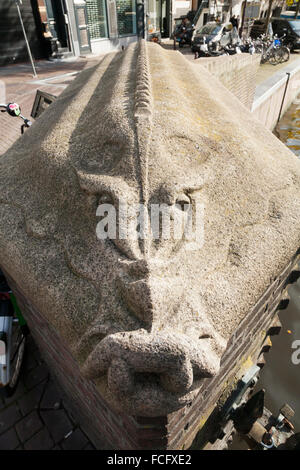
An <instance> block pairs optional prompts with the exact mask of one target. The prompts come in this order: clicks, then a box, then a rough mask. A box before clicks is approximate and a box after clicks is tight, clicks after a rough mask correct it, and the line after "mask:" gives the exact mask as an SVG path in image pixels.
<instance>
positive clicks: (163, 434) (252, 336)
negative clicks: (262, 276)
mask: <svg viewBox="0 0 300 470" xmlns="http://www.w3.org/2000/svg"><path fill="white" fill-rule="evenodd" d="M298 259H299V256H298V257H297V255H295V257H294V258H293V259H292V260H291V261H290V263H289V264H288V265H287V266H286V267H285V269H284V270H283V271H282V273H281V274H280V275H279V276H278V277H277V278H276V279H274V280H273V282H272V283H271V285H270V286H269V288H268V289H267V291H266V292H265V293H264V294H263V296H262V297H261V298H260V299H259V301H258V302H257V303H256V305H254V306H253V308H252V309H251V311H249V313H248V314H247V315H246V317H245V318H244V320H243V322H242V323H241V324H240V326H239V328H238V329H237V331H236V332H235V333H234V335H233V336H232V338H231V340H230V341H229V344H228V347H227V350H226V352H225V354H224V356H223V358H222V362H221V369H220V372H219V374H218V375H217V376H216V377H215V378H214V379H212V380H210V379H206V380H204V381H203V385H202V387H201V389H200V393H199V394H198V396H197V397H196V398H195V399H194V401H193V402H192V403H191V404H190V405H189V406H185V407H184V408H182V409H180V410H179V411H177V412H174V413H171V414H170V415H167V416H161V417H157V418H145V417H133V416H127V415H118V414H116V413H115V412H114V411H112V410H111V409H110V408H109V407H108V405H107V404H106V402H105V401H104V400H103V398H102V397H101V396H100V395H99V393H98V391H97V389H96V387H95V386H94V384H93V383H92V382H91V381H88V380H86V379H85V378H83V377H82V375H81V374H80V370H79V367H78V364H77V362H76V361H75V360H74V358H73V357H72V355H71V353H70V351H69V350H68V349H67V348H66V346H65V345H64V344H63V341H62V339H61V338H60V337H59V336H58V334H57V332H56V331H55V330H54V329H53V328H52V327H51V325H49V323H48V322H47V321H46V320H45V319H44V318H43V317H42V316H41V315H40V313H39V312H38V311H37V310H36V309H35V307H34V306H33V305H29V303H28V302H27V300H26V298H25V295H24V293H23V292H22V289H21V288H20V286H17V285H16V284H15V282H14V281H13V279H11V278H10V276H9V275H8V273H5V274H6V276H7V279H8V281H9V284H10V286H11V288H12V290H13V291H14V293H15V294H16V296H17V299H18V302H19V304H20V307H21V309H22V311H23V313H24V315H25V317H26V319H27V321H28V324H29V327H30V329H31V332H32V335H33V337H34V339H35V341H36V343H37V344H38V346H39V348H40V350H41V353H42V354H43V356H44V358H45V360H46V362H47V363H48V365H49V367H50V369H51V371H52V373H53V374H54V375H55V376H56V377H57V379H58V381H59V383H60V385H61V387H62V389H63V390H64V392H65V393H66V395H67V396H68V401H69V402H70V403H71V407H72V412H73V414H74V416H75V417H76V420H77V421H78V422H79V423H80V425H81V427H82V428H83V429H84V431H85V432H86V433H87V435H88V436H89V438H90V439H91V441H92V442H94V444H95V446H96V447H98V448H99V449H103V448H113V449H183V448H185V449H186V448H188V447H189V446H191V445H192V444H193V440H194V439H195V436H196V435H197V442H199V443H205V441H206V440H207V439H208V438H209V437H211V436H212V432H213V429H214V426H215V425H216V422H213V423H212V425H211V427H210V428H209V427H208V426H207V422H209V421H213V420H211V419H210V420H207V418H208V416H207V414H208V411H209V412H212V411H214V410H215V409H216V404H217V402H218V400H220V397H221V395H222V394H224V391H225V389H226V387H227V386H228V384H230V386H232V384H234V383H236V382H237V380H239V378H241V376H242V375H243V373H244V371H243V368H242V366H241V365H242V363H243V362H245V359H246V358H248V357H249V356H251V360H252V361H253V362H254V363H256V362H260V363H262V364H263V359H262V351H263V344H264V342H265V340H266V336H267V335H268V334H270V328H271V329H272V328H273V327H272V326H271V325H272V323H273V322H274V321H275V322H276V321H277V318H276V311H277V309H278V304H279V302H280V300H281V298H282V296H283V294H284V293H285V288H286V285H287V283H288V282H289V275H290V273H291V271H292V270H293V269H294V268H295V266H296V263H297V260H298ZM275 329H276V326H275ZM277 329H278V328H277ZM268 330H269V333H268ZM273 330H274V328H273ZM205 421H206V423H205ZM201 423H202V424H201ZM203 423H205V426H204V427H203V428H201V426H203ZM201 434H202V435H201ZM201 445H202V444H199V446H201Z"/></svg>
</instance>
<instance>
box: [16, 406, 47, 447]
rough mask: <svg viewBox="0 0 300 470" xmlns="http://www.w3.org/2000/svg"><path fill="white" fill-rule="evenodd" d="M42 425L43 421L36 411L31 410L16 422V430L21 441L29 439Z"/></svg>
mask: <svg viewBox="0 0 300 470" xmlns="http://www.w3.org/2000/svg"><path fill="white" fill-rule="evenodd" d="M42 427H43V423H42V421H41V420H40V417H39V415H38V414H37V412H36V411H32V412H31V413H30V414H29V415H27V416H25V418H23V419H22V420H21V421H20V422H19V423H17V424H16V430H17V433H18V436H19V437H20V440H21V441H22V442H25V441H27V439H30V438H31V437H32V436H33V435H34V434H35V433H36V432H37V431H39V430H40V429H41V428H42Z"/></svg>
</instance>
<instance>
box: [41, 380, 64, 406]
mask: <svg viewBox="0 0 300 470" xmlns="http://www.w3.org/2000/svg"><path fill="white" fill-rule="evenodd" d="M61 402H62V394H61V392H60V390H59V389H58V387H57V385H56V384H55V383H54V381H53V380H52V379H50V380H49V381H48V382H47V384H46V387H45V392H44V394H43V398H42V401H41V404H40V409H45V408H46V409H57V405H58V407H59V406H60V404H61Z"/></svg>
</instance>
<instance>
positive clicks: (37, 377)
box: [25, 364, 49, 390]
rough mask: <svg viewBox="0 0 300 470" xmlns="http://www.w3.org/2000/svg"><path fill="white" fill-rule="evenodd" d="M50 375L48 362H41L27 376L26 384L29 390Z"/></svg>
mask: <svg viewBox="0 0 300 470" xmlns="http://www.w3.org/2000/svg"><path fill="white" fill-rule="evenodd" d="M48 376H49V370H48V367H47V366H46V364H40V365H39V366H37V367H35V368H34V369H32V370H31V371H30V372H29V373H28V374H27V376H26V377H25V386H26V388H27V389H28V390H30V389H31V388H33V387H34V386H35V385H37V384H39V383H40V382H42V381H43V380H45V379H47V378H48Z"/></svg>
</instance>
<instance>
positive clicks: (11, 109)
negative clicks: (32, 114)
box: [0, 103, 32, 134]
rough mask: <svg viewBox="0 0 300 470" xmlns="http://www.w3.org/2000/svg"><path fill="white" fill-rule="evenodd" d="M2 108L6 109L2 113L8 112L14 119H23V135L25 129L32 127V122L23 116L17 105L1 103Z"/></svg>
mask: <svg viewBox="0 0 300 470" xmlns="http://www.w3.org/2000/svg"><path fill="white" fill-rule="evenodd" d="M0 108H4V109H1V112H2V113H4V112H7V113H8V114H9V115H10V116H12V117H19V118H21V119H23V121H24V124H22V126H21V133H22V134H23V133H24V127H30V126H31V125H32V122H31V121H30V120H29V119H27V118H26V117H25V116H23V115H22V114H21V108H20V106H19V105H18V104H17V103H8V104H4V103H0Z"/></svg>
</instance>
